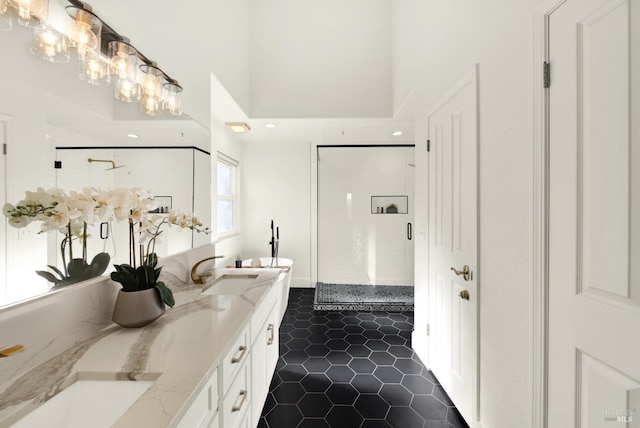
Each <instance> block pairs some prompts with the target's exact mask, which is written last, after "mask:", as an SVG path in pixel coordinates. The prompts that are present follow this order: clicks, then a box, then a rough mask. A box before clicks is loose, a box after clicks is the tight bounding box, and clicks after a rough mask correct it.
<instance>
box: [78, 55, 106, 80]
mask: <svg viewBox="0 0 640 428" xmlns="http://www.w3.org/2000/svg"><path fill="white" fill-rule="evenodd" d="M78 63H79V64H80V76H79V77H80V80H84V81H86V82H87V83H89V84H91V85H95V86H104V85H108V84H109V82H110V81H111V75H110V74H109V63H108V62H107V61H105V60H104V59H103V58H102V57H100V55H98V54H97V53H95V52H92V51H89V52H86V53H85V55H84V57H83V58H82V60H81V61H79V62H78Z"/></svg>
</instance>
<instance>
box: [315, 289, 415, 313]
mask: <svg viewBox="0 0 640 428" xmlns="http://www.w3.org/2000/svg"><path fill="white" fill-rule="evenodd" d="M313 309H315V310H318V311H392V312H403V311H413V287H412V286H406V285H365V284H327V283H324V282H318V283H317V284H316V288H315V295H314V302H313Z"/></svg>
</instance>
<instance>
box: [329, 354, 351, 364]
mask: <svg viewBox="0 0 640 428" xmlns="http://www.w3.org/2000/svg"><path fill="white" fill-rule="evenodd" d="M325 358H326V359H327V360H328V361H330V362H331V363H332V364H348V363H349V361H351V360H352V359H353V357H352V356H351V355H349V354H347V351H331V352H329V353H328V354H327V356H326V357H325Z"/></svg>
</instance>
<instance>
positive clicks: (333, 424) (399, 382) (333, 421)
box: [258, 288, 468, 428]
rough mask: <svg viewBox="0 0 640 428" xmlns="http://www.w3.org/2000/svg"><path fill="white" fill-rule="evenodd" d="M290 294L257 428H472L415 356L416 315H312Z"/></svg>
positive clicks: (309, 306)
mask: <svg viewBox="0 0 640 428" xmlns="http://www.w3.org/2000/svg"><path fill="white" fill-rule="evenodd" d="M313 297H314V293H313V289H308V288H294V289H291V293H290V297H289V306H288V308H287V312H286V313H285V316H284V319H283V321H282V325H281V326H280V360H279V361H278V366H277V368H276V372H275V374H274V376H273V379H272V381H271V386H270V391H269V396H268V397H267V401H266V403H265V406H264V409H263V410H262V417H261V418H260V422H259V424H258V428H467V427H468V425H467V424H466V423H465V422H464V420H463V419H462V417H461V416H460V414H459V413H458V411H457V410H456V408H455V407H454V406H453V403H451V401H450V400H449V397H447V394H446V393H445V392H444V390H443V389H442V387H441V386H440V384H439V383H438V380H437V379H436V378H435V377H434V376H433V374H432V373H431V372H430V371H429V370H427V369H426V368H425V367H424V365H423V364H422V362H421V361H420V359H419V358H418V356H417V355H416V354H415V353H414V352H413V350H412V349H411V331H412V329H413V312H380V311H376V312H354V311H342V312H328V311H314V310H313Z"/></svg>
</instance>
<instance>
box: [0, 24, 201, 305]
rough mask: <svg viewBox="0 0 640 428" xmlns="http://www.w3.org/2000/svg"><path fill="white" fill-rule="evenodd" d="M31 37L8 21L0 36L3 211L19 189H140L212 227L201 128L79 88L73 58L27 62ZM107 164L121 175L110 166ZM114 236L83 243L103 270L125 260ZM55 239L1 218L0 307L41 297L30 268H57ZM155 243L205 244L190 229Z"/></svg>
mask: <svg viewBox="0 0 640 428" xmlns="http://www.w3.org/2000/svg"><path fill="white" fill-rule="evenodd" d="M33 31H34V30H33V28H25V27H21V26H19V25H16V24H15V23H14V25H13V28H12V29H11V30H10V31H0V52H2V56H3V60H2V66H1V67H0V144H2V145H5V144H6V146H5V147H6V155H5V156H2V159H0V179H1V180H2V186H0V198H1V200H2V203H3V205H4V203H5V202H9V203H15V202H17V201H20V200H22V199H24V196H25V191H35V190H36V189H37V188H38V187H42V188H44V189H49V188H53V187H60V188H62V189H64V190H65V191H71V190H81V189H82V188H83V187H90V186H94V187H100V188H102V189H103V190H108V189H110V188H115V187H132V186H139V187H146V188H150V189H151V191H152V192H153V193H154V195H157V196H159V197H164V199H163V203H162V206H163V207H166V206H169V205H170V206H171V208H175V209H180V210H182V211H184V212H187V213H190V212H192V211H193V212H196V213H197V214H198V215H199V217H200V218H201V219H202V220H203V223H205V225H206V226H209V227H210V226H211V222H210V219H211V214H210V193H211V192H210V183H211V178H210V176H211V161H210V156H209V152H210V149H209V148H210V138H209V131H208V129H207V128H206V127H205V126H203V125H201V124H199V123H197V122H196V121H194V120H192V119H191V118H190V117H189V116H188V115H186V114H185V115H182V116H179V117H173V116H168V115H160V116H155V117H153V118H151V117H149V116H145V115H144V114H142V113H141V112H140V111H139V109H138V106H137V105H130V104H126V103H123V102H121V101H118V100H116V99H114V97H113V87H112V86H111V85H107V86H92V85H89V84H88V83H86V82H83V81H81V80H80V79H79V78H78V62H77V60H76V59H75V58H74V55H73V53H72V54H71V58H70V61H69V62H68V63H63V64H58V63H50V62H46V61H43V60H41V59H40V58H38V57H36V56H34V55H32V54H31V53H30V45H31V43H32V38H33ZM186 90H188V89H186ZM187 113H188V112H187ZM127 134H136V135H138V136H139V138H137V139H135V140H134V139H131V138H129V137H127ZM88 159H100V160H107V161H109V162H108V163H100V162H93V163H90V162H88ZM56 161H58V162H56ZM111 161H113V163H114V164H113V165H115V166H118V167H120V168H115V169H111V166H113V165H112V164H111V163H110V162H111ZM122 233H123V232H122V231H118V230H117V228H114V229H113V230H112V233H111V234H109V239H101V238H100V236H96V237H95V239H93V237H92V238H90V239H89V240H88V241H89V243H90V244H89V252H91V251H98V250H103V249H105V250H106V251H108V252H110V254H111V253H112V256H113V260H112V263H111V264H113V262H116V263H119V262H123V261H126V260H125V259H124V255H125V254H126V250H127V242H126V239H127V238H126V232H125V235H124V237H123V236H122ZM56 234H58V233H57V232H47V233H39V224H38V223H34V224H31V225H29V226H28V227H26V228H22V229H16V228H13V227H11V226H8V225H7V221H6V218H5V217H4V216H3V217H2V224H1V226H0V272H1V277H0V307H1V306H6V305H8V304H12V303H14V302H18V301H22V300H24V299H28V298H30V297H33V296H36V295H40V294H43V293H46V292H47V291H49V289H50V288H51V285H52V284H51V283H49V282H47V281H46V280H45V279H43V278H41V277H40V276H38V275H37V274H36V273H35V271H36V270H42V269H46V265H48V264H59V262H60V261H59V260H57V256H56V253H57V250H58V245H59V242H60V238H61V237H60V236H56ZM95 234H96V235H99V234H100V232H95ZM58 235H59V234H58ZM163 238H164V239H163V241H162V246H161V248H160V252H161V253H162V255H167V254H171V253H175V252H178V251H183V250H185V249H188V248H191V247H194V246H200V245H204V244H206V243H207V242H210V239H211V238H210V237H209V236H206V235H204V236H192V234H191V233H190V232H189V231H183V232H176V233H175V236H174V235H171V234H167V235H165V236H164V237H163ZM120 241H124V242H120ZM111 264H110V267H109V269H108V270H107V272H109V271H110V270H112V267H111Z"/></svg>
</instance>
